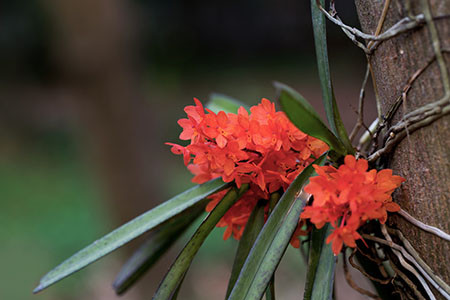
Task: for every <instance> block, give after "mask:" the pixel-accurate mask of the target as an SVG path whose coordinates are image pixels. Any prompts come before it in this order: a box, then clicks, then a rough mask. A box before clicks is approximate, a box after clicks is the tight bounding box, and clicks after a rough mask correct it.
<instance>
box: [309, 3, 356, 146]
mask: <svg viewBox="0 0 450 300" xmlns="http://www.w3.org/2000/svg"><path fill="white" fill-rule="evenodd" d="M316 1H318V0H311V14H312V23H313V31H314V42H315V48H316V59H317V68H318V72H319V78H320V88H321V89H322V100H323V104H324V106H325V113H326V115H327V119H328V123H329V124H330V126H331V131H332V132H333V133H334V134H335V135H336V136H338V137H339V139H340V140H341V142H342V143H343V144H344V146H345V148H346V150H347V151H348V152H349V153H352V154H353V153H354V149H353V147H352V144H351V142H350V139H349V138H348V134H347V131H346V130H345V127H344V123H343V122H342V119H341V116H340V114H339V109H338V107H337V104H336V98H335V96H334V91H333V84H332V82H331V76H330V66H329V63H328V50H327V30H326V24H325V16H324V14H323V13H322V12H321V11H320V10H319V8H318V7H317V4H316ZM320 3H321V5H322V6H323V7H324V6H325V0H320Z"/></svg>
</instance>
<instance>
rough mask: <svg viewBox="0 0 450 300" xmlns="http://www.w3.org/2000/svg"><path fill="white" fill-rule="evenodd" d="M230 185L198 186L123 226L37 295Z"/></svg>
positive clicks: (45, 280)
mask: <svg viewBox="0 0 450 300" xmlns="http://www.w3.org/2000/svg"><path fill="white" fill-rule="evenodd" d="M226 186H228V184H226V183H224V182H223V181H222V180H221V179H214V180H211V181H208V182H206V183H204V184H202V185H198V186H195V187H193V188H191V189H189V190H187V191H185V192H184V193H181V194H179V195H178V196H175V197H173V198H172V199H170V200H168V201H166V202H164V203H162V204H161V205H159V206H157V207H155V208H153V209H152V210H150V211H148V212H146V213H144V214H142V215H140V216H139V217H137V218H135V219H133V220H131V221H129V222H128V223H126V224H124V225H122V226H121V227H119V228H117V229H116V230H114V231H112V232H111V233H109V234H107V235H105V236H104V237H102V238H101V239H99V240H97V241H95V242H94V243H92V244H90V245H89V246H87V247H86V248H84V249H82V250H80V251H79V252H77V253H76V254H74V255H73V256H72V257H70V258H68V259H67V260H66V261H64V262H63V263H61V264H60V265H59V266H57V267H56V268H54V269H53V270H52V271H50V272H49V273H47V274H46V275H45V276H44V277H42V279H41V281H40V283H39V286H38V287H37V288H36V289H35V290H34V291H33V292H34V293H37V292H39V291H41V290H43V289H45V288H47V287H48V286H50V285H52V284H54V283H55V282H57V281H59V280H61V279H63V278H65V277H67V276H69V275H70V274H72V273H74V272H76V271H78V270H80V269H82V268H84V267H86V266H87V265H89V264H91V263H93V262H94V261H96V260H98V259H99V258H101V257H103V256H105V255H106V254H108V253H110V252H112V251H114V250H116V249H117V248H119V247H121V246H123V245H124V244H126V243H128V242H129V241H131V240H133V239H134V238H136V237H138V236H140V235H141V234H143V233H144V232H147V231H149V230H150V229H154V228H156V227H157V226H158V225H160V224H161V223H163V222H165V221H167V220H169V219H170V218H172V217H174V216H176V215H178V214H179V213H181V212H182V211H184V210H185V209H187V208H189V207H191V206H193V205H195V204H196V203H198V202H199V201H201V200H202V199H204V198H205V197H207V196H209V195H211V194H213V193H215V192H217V191H219V190H220V189H223V188H225V187H226Z"/></svg>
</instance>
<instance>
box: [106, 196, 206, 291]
mask: <svg viewBox="0 0 450 300" xmlns="http://www.w3.org/2000/svg"><path fill="white" fill-rule="evenodd" d="M206 203H207V201H201V202H199V203H198V204H196V205H195V206H193V207H190V208H188V209H186V210H185V211H184V212H182V213H181V214H179V215H177V216H175V217H173V218H172V219H171V220H169V221H167V222H165V223H164V224H162V225H161V226H160V228H158V229H157V230H155V231H154V232H152V233H151V235H150V237H149V238H148V239H147V240H146V241H145V242H144V243H143V244H142V245H141V246H140V247H139V248H138V249H137V250H136V251H135V252H134V253H133V255H132V256H131V257H130V259H128V261H127V262H126V263H125V264H124V266H123V267H122V269H121V270H120V272H119V274H118V275H117V276H116V279H115V280H114V283H113V288H114V290H115V291H116V293H117V294H118V295H121V294H123V293H125V292H126V291H127V290H128V288H130V287H131V286H132V285H133V284H134V283H136V281H137V280H138V279H140V278H141V277H142V276H143V275H144V274H145V273H146V272H147V271H148V270H149V269H150V268H151V267H152V266H153V264H154V263H156V262H157V261H158V260H159V258H160V257H161V256H162V255H163V254H164V253H165V252H166V251H167V250H168V249H169V248H170V247H171V246H172V245H173V244H174V243H175V242H176V241H177V240H178V238H179V237H181V236H182V235H183V233H184V232H185V231H186V229H187V228H189V225H191V223H192V222H193V221H194V220H195V219H197V218H198V216H200V215H201V214H202V212H204V210H205V206H206Z"/></svg>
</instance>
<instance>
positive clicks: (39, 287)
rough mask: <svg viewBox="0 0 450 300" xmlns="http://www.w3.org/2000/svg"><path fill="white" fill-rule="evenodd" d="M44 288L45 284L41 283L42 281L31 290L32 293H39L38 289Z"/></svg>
mask: <svg viewBox="0 0 450 300" xmlns="http://www.w3.org/2000/svg"><path fill="white" fill-rule="evenodd" d="M45 288H46V286H45V285H43V284H42V283H40V284H39V285H38V286H37V287H36V288H35V289H34V290H33V294H37V293H39V292H40V291H42V290H43V289H45Z"/></svg>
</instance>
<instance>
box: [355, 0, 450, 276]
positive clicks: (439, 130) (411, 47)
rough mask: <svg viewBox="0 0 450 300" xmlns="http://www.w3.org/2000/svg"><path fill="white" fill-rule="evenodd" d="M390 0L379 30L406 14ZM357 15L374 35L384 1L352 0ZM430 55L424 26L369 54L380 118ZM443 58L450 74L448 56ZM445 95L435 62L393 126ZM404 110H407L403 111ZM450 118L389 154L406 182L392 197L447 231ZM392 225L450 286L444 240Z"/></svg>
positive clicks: (449, 42)
mask: <svg viewBox="0 0 450 300" xmlns="http://www.w3.org/2000/svg"><path fill="white" fill-rule="evenodd" d="M406 2H408V1H403V0H392V1H391V3H390V7H389V11H388V14H387V18H386V21H385V23H384V27H383V31H385V30H386V29H387V28H389V27H390V26H392V25H393V24H395V23H396V22H397V21H398V20H400V19H401V18H404V17H406V16H407V9H406V7H405V3H406ZM410 2H411V5H412V6H411V7H412V12H413V13H414V14H419V13H421V12H422V11H423V10H422V7H421V1H420V0H411V1H410ZM355 3H356V7H357V12H358V16H359V19H360V22H361V26H362V29H363V31H364V32H366V33H372V34H373V33H374V32H375V28H376V27H377V23H378V20H379V18H380V15H381V12H382V9H383V5H384V1H382V0H376V1H375V0H374V1H366V0H355ZM430 5H431V10H432V14H433V16H443V15H449V14H450V1H442V0H441V1H439V0H436V1H433V0H431V1H430ZM435 24H436V26H437V29H438V34H439V37H440V42H441V48H442V49H450V18H448V17H447V18H441V19H439V20H436V21H435ZM433 56H434V52H433V47H432V41H431V39H430V32H429V29H428V28H427V26H423V27H421V28H418V29H415V30H412V31H410V32H407V33H404V34H401V35H399V36H397V37H395V38H393V39H391V40H388V41H385V42H383V43H382V44H381V45H380V46H379V47H378V48H377V50H376V51H375V53H374V54H373V55H372V56H371V58H370V60H371V63H372V66H373V74H374V79H375V81H376V84H377V89H378V93H379V95H380V100H381V108H382V112H383V114H385V113H386V112H387V111H388V110H389V108H390V107H391V105H392V104H393V103H394V102H395V100H396V99H397V97H399V96H400V95H401V91H402V89H403V88H404V87H405V85H406V83H407V81H408V79H409V78H410V77H411V76H412V75H413V73H414V72H416V71H417V70H418V69H420V68H422V67H424V66H425V65H426V64H427V61H429V60H430V58H432V57H433ZM444 59H445V60H446V63H447V70H449V65H450V64H449V59H450V56H449V54H448V53H444ZM443 95H444V89H443V84H442V77H441V73H440V71H439V68H438V65H437V63H436V61H434V62H433V63H432V65H431V66H430V67H429V68H427V69H426V71H425V72H424V73H423V74H422V75H421V76H420V77H419V78H418V80H417V81H416V82H415V83H414V84H413V85H412V88H411V90H410V92H409V94H408V96H407V101H406V103H404V104H403V106H402V107H401V108H400V109H399V111H398V112H397V113H396V115H395V117H394V119H393V122H392V124H395V123H396V122H397V121H398V120H400V119H401V118H402V116H403V115H404V113H405V111H406V112H410V111H412V110H415V109H417V108H419V107H421V106H423V105H424V104H427V103H431V102H434V101H436V100H438V99H440V98H441V97H443ZM405 108H406V110H405ZM449 162H450V115H446V116H444V117H442V118H440V119H438V120H437V121H435V122H433V123H432V124H431V125H429V126H426V127H423V128H421V129H419V130H417V131H415V132H413V133H411V134H410V135H409V137H408V138H405V139H404V140H403V141H402V142H401V143H400V144H399V145H398V146H397V147H396V148H395V150H394V151H393V152H392V153H391V154H390V155H389V166H390V167H391V168H392V169H393V170H394V173H396V174H399V175H401V176H403V177H404V178H406V182H405V183H404V184H403V185H402V188H401V190H400V191H399V192H397V193H396V194H395V196H394V201H396V202H397V203H399V204H400V206H401V207H402V208H403V209H405V210H406V211H407V212H409V214H411V215H412V216H414V217H415V218H416V219H418V220H420V221H422V222H424V223H426V224H429V225H432V226H436V227H439V228H441V229H442V230H444V231H446V232H450V224H449V217H450V208H449V195H450V163H449ZM393 222H394V223H395V226H397V227H398V228H399V229H400V230H401V231H402V232H403V233H404V234H405V236H406V237H407V239H408V240H410V241H411V243H412V245H413V246H414V247H415V248H416V250H417V251H418V252H419V254H420V255H421V256H422V258H423V259H424V260H425V261H426V262H427V263H428V264H429V265H430V267H431V268H432V269H433V270H434V271H435V272H436V273H437V274H439V276H441V278H442V279H444V281H446V282H447V283H449V282H450V268H449V266H450V255H449V253H450V247H449V243H448V242H445V241H444V240H442V239H440V238H438V237H436V236H434V235H431V234H429V233H426V232H424V231H422V230H420V229H418V228H416V227H415V226H413V225H411V224H410V223H408V222H407V221H405V220H404V219H402V218H401V217H394V218H393Z"/></svg>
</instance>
